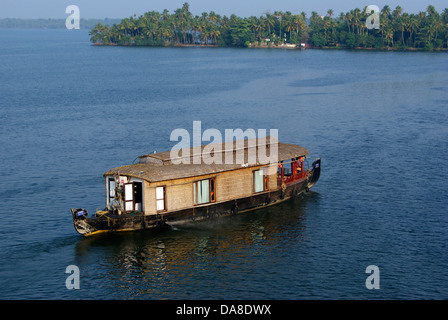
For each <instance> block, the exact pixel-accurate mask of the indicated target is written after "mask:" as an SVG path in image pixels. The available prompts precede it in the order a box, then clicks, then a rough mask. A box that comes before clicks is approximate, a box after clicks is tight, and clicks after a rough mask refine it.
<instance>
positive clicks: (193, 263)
mask: <svg viewBox="0 0 448 320" xmlns="http://www.w3.org/2000/svg"><path fill="white" fill-rule="evenodd" d="M317 198H318V194H317V193H315V192H310V193H306V194H303V195H301V196H299V197H296V198H291V199H290V200H287V201H285V202H282V203H280V204H278V205H277V206H272V207H266V208H263V209H259V210H257V211H253V212H250V213H245V214H241V215H233V216H228V217H223V218H221V219H214V220H204V221H196V222H194V223H193V222H192V223H187V224H183V225H180V226H178V227H174V228H170V229H153V230H149V231H147V232H130V233H109V234H104V235H103V236H101V237H82V238H79V243H78V245H77V247H76V253H75V260H77V263H79V265H80V269H81V270H82V269H83V268H86V267H82V265H91V264H94V265H96V268H102V269H103V270H102V271H101V273H103V277H101V278H102V279H108V283H103V282H102V279H88V277H86V278H85V282H90V283H89V284H86V285H88V286H95V287H98V286H102V287H103V288H104V290H105V291H106V292H107V294H108V296H110V298H120V297H129V296H134V297H135V298H136V299H139V298H150V299H170V298H176V299H177V298H180V299H189V298H205V299H206V298H207V292H209V291H210V290H215V291H216V290H221V291H223V292H224V291H227V290H229V286H230V287H231V286H232V282H238V283H240V282H244V281H245V278H246V277H254V276H256V277H258V279H259V281H260V283H259V284H258V285H260V286H263V280H262V279H263V273H272V272H274V273H275V272H276V270H277V266H276V262H277V261H278V258H279V257H284V256H287V255H288V254H290V252H291V249H294V248H293V247H297V246H300V245H301V244H302V242H303V240H304V239H305V238H306V215H305V213H306V207H307V202H308V201H314V200H315V199H317ZM87 268H88V267H87ZM260 270H262V271H261V272H260ZM97 272H100V271H98V270H96V272H95V273H97ZM256 273H258V275H256ZM252 280H253V279H252ZM96 282H97V283H96ZM198 282H201V283H202V284H203V286H206V287H208V286H209V288H208V289H207V288H204V291H203V292H191V289H190V288H197V283H198ZM223 294H224V293H223ZM223 298H226V297H224V296H223ZM227 298H228V297H227Z"/></svg>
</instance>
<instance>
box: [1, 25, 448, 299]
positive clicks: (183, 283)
mask: <svg viewBox="0 0 448 320" xmlns="http://www.w3.org/2000/svg"><path fill="white" fill-rule="evenodd" d="M0 61H1V64H0V84H1V86H0V97H1V99H0V145H1V153H0V167H1V178H2V183H1V184H0V199H1V206H0V208H1V209H0V219H1V220H0V221H1V223H0V261H1V262H0V298H1V299H80V298H82V299H284V300H290V299H447V298H448V248H447V244H448V216H447V204H448V197H447V196H448V194H447V186H448V170H447V162H448V147H447V141H448V55H447V54H446V53H420V52H413V53H404V52H354V51H334V50H333V51H329V50H303V51H301V50H267V49H266V50H262V49H258V50H257V49H235V48H122V47H97V46H92V45H91V44H90V43H89V37H88V35H87V31H85V30H70V31H69V30H6V29H0ZM195 120H198V121H201V122H202V129H203V130H205V129H207V128H216V129H219V130H220V131H221V132H224V130H225V129H226V128H230V129H234V128H242V129H248V128H253V129H267V130H269V129H278V130H279V139H280V141H282V142H287V143H296V144H299V145H302V146H304V147H306V148H308V149H309V150H310V153H311V156H312V157H321V158H322V175H321V178H320V180H319V182H318V184H317V185H316V186H315V187H314V188H313V190H312V192H310V193H308V194H306V195H304V196H302V197H301V198H298V199H294V200H291V201H288V202H285V203H283V204H280V205H278V206H274V207H269V208H266V209H261V210H258V211H253V212H251V213H248V214H245V215H238V216H236V217H229V218H223V219H219V220H216V221H211V222H200V223H195V224H191V225H185V226H180V227H176V228H173V229H170V230H165V231H160V232H136V233H127V234H120V235H104V236H99V237H91V238H83V237H81V236H80V235H78V234H77V233H76V232H75V230H74V228H73V225H72V220H71V214H70V208H71V207H86V208H87V209H88V210H89V211H94V210H95V208H99V207H101V206H103V204H104V181H103V177H102V174H103V173H104V172H105V171H106V170H108V169H110V168H113V167H116V166H119V165H124V164H130V163H132V161H133V160H134V159H135V158H136V157H137V156H138V155H142V154H146V153H152V152H153V151H154V150H157V151H166V150H170V149H171V148H172V147H173V145H174V144H175V142H171V141H170V140H169V138H170V133H171V131H173V130H174V129H176V128H184V129H187V130H188V131H190V132H192V124H193V121H195ZM69 265H76V266H78V268H79V270H80V289H79V290H68V289H67V288H66V279H67V277H68V274H67V273H65V271H66V267H67V266H69ZM370 265H375V266H377V267H378V269H379V271H380V274H379V275H380V278H379V279H380V282H379V284H380V288H379V289H371V290H369V289H367V288H366V279H367V277H368V276H369V275H370V273H366V268H367V267H368V266H370Z"/></svg>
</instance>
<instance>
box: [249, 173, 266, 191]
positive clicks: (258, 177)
mask: <svg viewBox="0 0 448 320" xmlns="http://www.w3.org/2000/svg"><path fill="white" fill-rule="evenodd" d="M252 182H253V183H252V186H253V187H252V190H253V192H262V191H267V190H268V189H269V185H268V170H267V169H266V168H261V169H259V170H255V171H253V173H252Z"/></svg>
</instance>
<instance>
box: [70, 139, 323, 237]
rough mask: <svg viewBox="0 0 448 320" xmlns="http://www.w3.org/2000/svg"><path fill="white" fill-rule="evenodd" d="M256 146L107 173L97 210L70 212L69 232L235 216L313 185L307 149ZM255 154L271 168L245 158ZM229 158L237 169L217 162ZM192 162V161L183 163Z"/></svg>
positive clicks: (149, 158) (160, 156)
mask: <svg viewBox="0 0 448 320" xmlns="http://www.w3.org/2000/svg"><path fill="white" fill-rule="evenodd" d="M258 140H260V139H258ZM240 142H241V141H240ZM262 143H263V144H260V141H257V143H251V140H249V139H246V140H242V143H240V144H239V143H238V141H233V145H232V148H229V147H228V144H227V143H223V144H222V145H221V148H213V153H212V154H213V156H214V159H213V160H214V161H213V162H212V163H210V161H205V159H201V157H200V154H202V153H203V152H204V151H205V150H206V149H205V148H208V149H207V150H210V145H205V146H200V147H199V148H198V147H192V148H190V149H188V150H187V149H185V150H183V149H182V153H181V152H178V153H177V154H179V153H181V155H180V156H178V157H177V159H173V152H172V151H167V152H162V153H154V154H147V155H143V156H140V157H138V163H133V164H130V165H125V166H121V167H117V168H114V169H111V170H109V171H107V172H105V173H104V178H105V191H106V197H105V198H106V199H105V202H106V206H105V208H104V209H101V210H96V212H95V213H94V214H93V215H92V216H89V214H88V212H87V210H86V209H83V208H75V209H71V212H72V216H73V223H74V226H75V229H76V231H77V232H78V233H80V234H82V235H85V236H89V235H93V234H97V233H102V232H118V231H134V230H145V229H151V228H156V227H163V226H173V225H175V224H179V223H185V222H189V221H195V220H202V219H210V218H214V217H219V216H225V215H231V214H239V213H243V212H245V211H248V210H253V209H257V208H263V207H266V206H269V205H273V204H277V203H280V202H282V201H285V200H287V199H289V198H291V197H293V196H296V195H299V194H301V193H302V192H304V191H306V192H307V191H309V189H310V188H311V187H312V186H313V185H314V184H315V183H316V182H317V180H318V179H319V175H320V170H321V160H320V159H316V160H315V161H313V162H312V163H311V165H309V160H308V159H307V158H306V157H307V155H308V154H309V152H308V150H307V149H305V148H303V147H301V146H298V145H295V144H287V143H280V142H279V141H278V140H276V139H275V138H273V137H267V138H266V137H265V138H264V140H263V142H262ZM229 150H230V151H229ZM261 150H264V151H266V152H270V153H271V155H272V153H273V152H274V151H275V152H276V157H275V161H273V159H272V157H257V156H255V157H253V155H258V153H259V152H260V151H261ZM184 151H185V152H184ZM229 155H230V156H233V159H236V158H238V157H239V160H240V161H233V162H232V163H229V161H224V159H226V160H228V159H231V157H229ZM198 156H199V161H189V160H194V159H196V160H197V159H198ZM195 157H196V158H195ZM251 159H252V161H249V160H251ZM254 159H255V160H254ZM134 162H135V161H134Z"/></svg>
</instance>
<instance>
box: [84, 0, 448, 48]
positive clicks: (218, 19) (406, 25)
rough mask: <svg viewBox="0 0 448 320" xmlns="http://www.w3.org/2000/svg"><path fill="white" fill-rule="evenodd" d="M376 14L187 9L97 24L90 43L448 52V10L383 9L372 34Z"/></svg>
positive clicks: (362, 12) (428, 8) (358, 11)
mask: <svg viewBox="0 0 448 320" xmlns="http://www.w3.org/2000/svg"><path fill="white" fill-rule="evenodd" d="M372 14H373V12H372V11H371V12H368V10H367V7H365V8H364V9H359V8H355V9H353V10H350V11H348V12H345V13H344V12H341V13H340V14H339V15H338V16H335V14H334V11H333V10H332V9H329V10H328V11H327V12H326V15H325V16H322V15H319V14H318V13H317V12H315V11H313V12H312V13H311V16H310V17H307V15H306V13H305V12H301V13H299V14H292V13H291V12H289V11H286V12H282V11H275V12H274V13H265V14H263V15H262V16H260V17H256V16H251V17H247V18H246V17H245V18H241V17H238V16H236V15H234V14H232V15H231V16H230V17H227V16H221V15H219V14H216V13H215V12H214V11H211V12H209V13H207V12H203V13H202V14H201V15H193V14H192V13H191V12H190V7H189V4H188V3H184V4H183V6H182V8H179V9H176V10H175V11H174V13H171V14H170V13H169V12H168V10H164V11H163V12H157V11H149V12H146V13H144V14H143V15H141V16H139V17H137V16H136V15H134V16H132V17H129V18H124V19H122V20H121V22H120V23H118V24H113V25H112V26H108V25H103V24H102V23H98V24H97V25H96V26H95V27H94V28H92V29H91V30H90V33H89V35H90V36H91V38H90V40H91V42H93V43H95V44H104V45H135V46H167V45H212V46H236V47H240V46H241V47H242V46H249V45H267V46H275V45H278V44H281V43H291V44H298V43H306V44H308V45H310V46H312V47H320V48H323V47H347V48H375V49H408V48H416V49H424V50H430V51H431V50H446V49H447V48H448V9H444V10H443V11H442V13H438V12H437V10H436V9H435V8H434V6H432V5H430V6H428V7H427V8H426V10H425V11H421V12H419V13H417V14H414V13H411V14H408V13H406V12H404V11H403V9H402V8H401V7H400V6H397V7H396V8H395V9H393V10H392V9H391V8H390V7H389V6H388V5H386V6H384V7H383V8H382V9H381V10H380V12H379V13H378V14H379V24H380V25H379V28H378V29H372V28H370V29H369V28H367V25H366V20H368V17H369V16H371V15H372Z"/></svg>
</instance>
